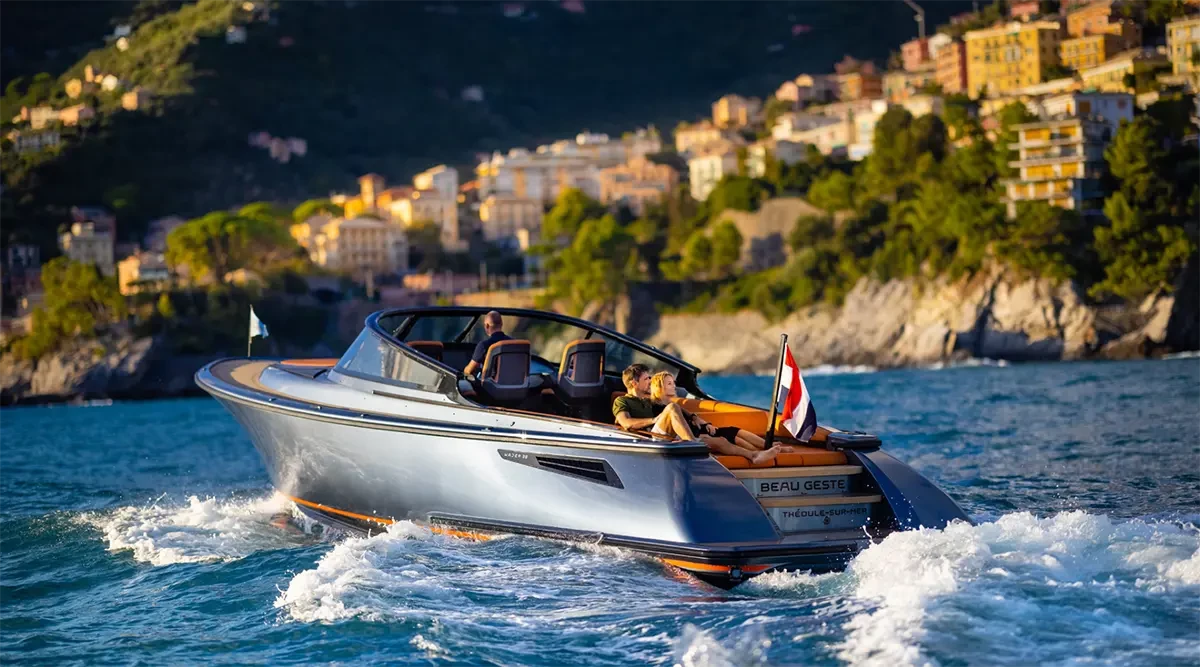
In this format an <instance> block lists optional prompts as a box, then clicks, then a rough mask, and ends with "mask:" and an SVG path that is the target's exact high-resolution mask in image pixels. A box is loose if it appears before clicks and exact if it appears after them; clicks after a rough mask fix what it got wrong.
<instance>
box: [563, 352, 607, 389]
mask: <svg viewBox="0 0 1200 667" xmlns="http://www.w3.org/2000/svg"><path fill="white" fill-rule="evenodd" d="M557 389H558V392H557V393H558V396H559V398H560V399H562V400H563V402H565V403H580V402H590V401H594V400H595V399H597V398H600V397H602V396H604V395H605V394H606V393H607V392H606V391H605V389H604V341H602V340H573V341H571V342H570V343H567V346H566V347H565V348H563V353H562V361H561V362H560V363H559V364H558V387H557Z"/></svg>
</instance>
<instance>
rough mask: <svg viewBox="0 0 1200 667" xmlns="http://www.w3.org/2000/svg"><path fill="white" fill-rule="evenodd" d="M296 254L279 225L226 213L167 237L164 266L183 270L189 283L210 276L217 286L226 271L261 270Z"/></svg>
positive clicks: (207, 217)
mask: <svg viewBox="0 0 1200 667" xmlns="http://www.w3.org/2000/svg"><path fill="white" fill-rule="evenodd" d="M296 251H297V245H296V241H295V240H294V239H292V237H291V236H290V235H289V234H288V232H287V230H285V229H284V228H283V226H282V225H279V224H277V223H276V222H274V221H268V220H265V219H262V218H258V217H250V218H247V217H242V216H240V215H237V214H234V213H229V212H227V211H217V212H213V213H209V214H208V215H205V216H203V217H200V218H196V219H194V220H189V221H188V222H186V223H184V224H182V225H180V226H179V227H176V228H175V229H173V230H171V233H170V234H168V235H167V263H169V264H170V265H171V266H173V267H178V268H183V269H186V270H187V272H188V273H189V274H190V275H191V277H192V279H193V280H199V279H201V278H203V277H205V276H211V277H212V278H213V280H214V281H216V282H221V281H222V280H224V276H225V274H226V273H228V272H230V271H233V270H236V269H240V268H243V267H247V266H255V267H256V268H263V267H264V266H265V265H267V264H270V263H272V262H275V261H278V260H279V259H281V258H284V257H292V256H294V255H295V253H296Z"/></svg>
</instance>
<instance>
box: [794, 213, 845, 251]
mask: <svg viewBox="0 0 1200 667" xmlns="http://www.w3.org/2000/svg"><path fill="white" fill-rule="evenodd" d="M834 233H835V229H834V226H833V220H832V219H830V218H829V217H827V216H816V215H802V216H800V217H799V218H797V219H796V226H795V227H793V228H792V231H791V233H790V234H788V238H787V243H788V247H790V248H791V249H792V251H793V252H800V251H802V250H803V249H805V248H812V247H815V246H818V245H821V244H823V243H825V242H827V241H829V240H830V239H832V238H833V236H834Z"/></svg>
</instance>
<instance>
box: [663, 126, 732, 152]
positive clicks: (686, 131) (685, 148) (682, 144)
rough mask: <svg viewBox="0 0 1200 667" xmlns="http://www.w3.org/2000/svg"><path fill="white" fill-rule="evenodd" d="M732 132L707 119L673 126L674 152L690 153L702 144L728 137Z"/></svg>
mask: <svg viewBox="0 0 1200 667" xmlns="http://www.w3.org/2000/svg"><path fill="white" fill-rule="evenodd" d="M731 136H732V133H729V132H726V131H725V130H722V129H721V128H719V127H717V126H716V125H713V124H712V123H710V122H708V121H707V120H703V121H700V122H699V123H693V124H691V125H688V124H681V125H680V126H679V127H677V128H675V152H677V153H680V154H691V153H693V152H695V151H698V150H699V149H701V148H703V147H704V146H706V145H708V144H712V143H716V142H718V141H721V140H722V139H729V138H730V137H731Z"/></svg>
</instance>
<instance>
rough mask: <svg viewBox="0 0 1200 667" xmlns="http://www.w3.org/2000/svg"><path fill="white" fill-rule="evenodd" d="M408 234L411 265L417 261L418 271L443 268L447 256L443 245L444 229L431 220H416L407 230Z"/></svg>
mask: <svg viewBox="0 0 1200 667" xmlns="http://www.w3.org/2000/svg"><path fill="white" fill-rule="evenodd" d="M405 232H406V233H407V235H408V248H409V253H410V256H415V257H410V259H409V265H410V266H411V265H412V264H413V263H414V260H415V263H416V270H417V271H434V270H437V269H439V268H441V264H442V260H443V258H444V256H445V248H443V247H442V230H441V229H440V228H439V227H438V226H437V225H436V224H435V223H433V222H432V221H430V220H414V221H413V224H411V225H409V227H408V229H407V230H405Z"/></svg>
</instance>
